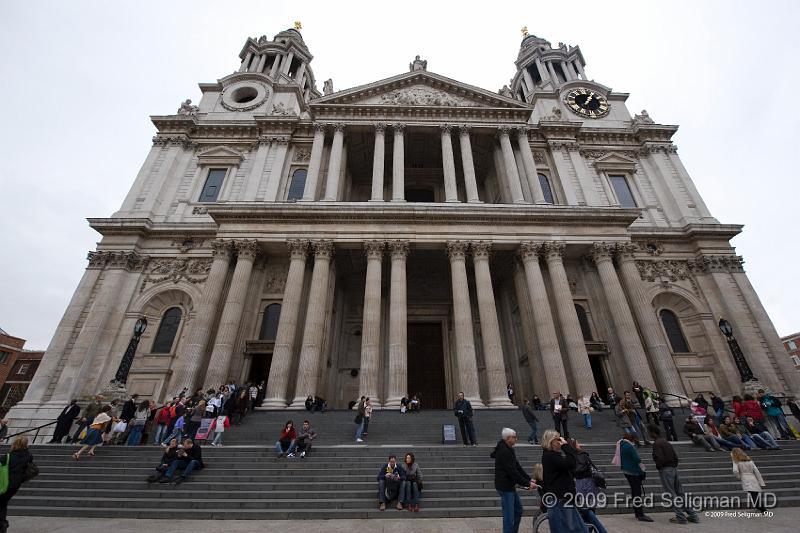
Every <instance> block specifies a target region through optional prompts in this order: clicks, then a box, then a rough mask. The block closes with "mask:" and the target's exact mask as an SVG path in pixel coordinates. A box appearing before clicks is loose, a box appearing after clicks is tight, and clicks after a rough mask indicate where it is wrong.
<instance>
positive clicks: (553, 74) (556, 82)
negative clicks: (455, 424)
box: [547, 61, 561, 392]
mask: <svg viewBox="0 0 800 533" xmlns="http://www.w3.org/2000/svg"><path fill="white" fill-rule="evenodd" d="M547 70H548V72H549V73H550V79H552V80H553V87H557V86H558V85H559V84H560V83H561V82H560V80H559V79H558V75H556V69H554V68H553V62H552V61H548V62H547ZM551 392H552V391H551Z"/></svg>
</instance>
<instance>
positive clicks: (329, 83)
mask: <svg viewBox="0 0 800 533" xmlns="http://www.w3.org/2000/svg"><path fill="white" fill-rule="evenodd" d="M322 94H326V95H327V94H333V79H332V78H328V79H327V80H325V83H323V85H322Z"/></svg>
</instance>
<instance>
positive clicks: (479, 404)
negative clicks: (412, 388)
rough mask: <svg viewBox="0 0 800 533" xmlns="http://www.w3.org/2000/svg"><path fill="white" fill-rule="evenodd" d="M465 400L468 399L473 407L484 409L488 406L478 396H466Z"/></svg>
mask: <svg viewBox="0 0 800 533" xmlns="http://www.w3.org/2000/svg"><path fill="white" fill-rule="evenodd" d="M467 400H469V403H470V405H472V408H473V409H486V408H488V406H487V405H486V404H485V403H483V400H482V399H480V398H478V397H474V398H467ZM453 403H455V400H453ZM422 407H423V408H424V407H425V406H424V405H423V406H422ZM451 409H452V407H451Z"/></svg>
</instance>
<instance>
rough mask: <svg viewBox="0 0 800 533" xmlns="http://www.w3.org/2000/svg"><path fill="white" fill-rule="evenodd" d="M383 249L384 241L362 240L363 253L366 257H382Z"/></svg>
mask: <svg viewBox="0 0 800 533" xmlns="http://www.w3.org/2000/svg"><path fill="white" fill-rule="evenodd" d="M385 249H386V243H385V242H384V241H364V255H366V256H367V259H378V260H380V259H382V258H383V251H384V250H385Z"/></svg>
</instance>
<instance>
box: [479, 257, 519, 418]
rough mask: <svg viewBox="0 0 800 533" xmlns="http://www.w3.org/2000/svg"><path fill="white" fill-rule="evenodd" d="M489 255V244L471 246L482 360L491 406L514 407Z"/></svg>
mask: <svg viewBox="0 0 800 533" xmlns="http://www.w3.org/2000/svg"><path fill="white" fill-rule="evenodd" d="M490 252H491V244H490V243H488V242H473V243H472V259H473V264H474V266H475V286H476V291H477V294H478V314H479V315H480V319H481V338H482V339H483V359H484V361H485V363H486V382H487V384H488V388H489V407H500V406H509V405H511V401H510V400H509V398H508V394H507V391H506V383H507V381H506V365H505V361H504V360H503V343H502V341H501V340H500V323H499V322H498V321H497V306H496V304H495V301H494V289H493V288H492V275H491V272H490V271H489V254H490Z"/></svg>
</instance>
